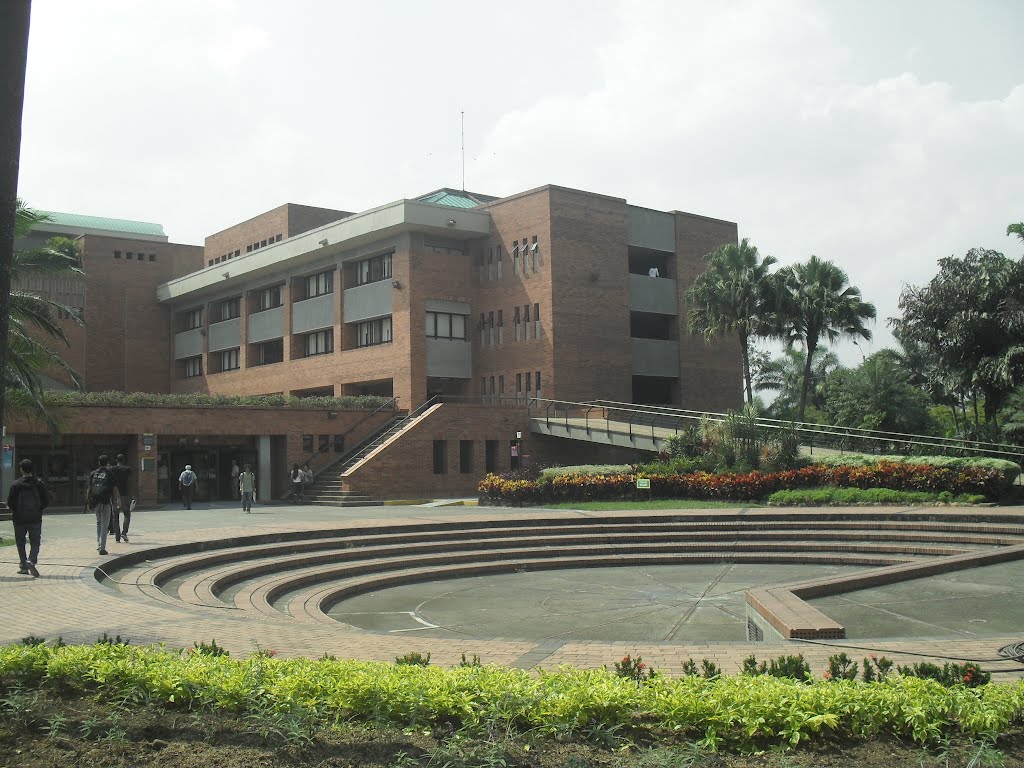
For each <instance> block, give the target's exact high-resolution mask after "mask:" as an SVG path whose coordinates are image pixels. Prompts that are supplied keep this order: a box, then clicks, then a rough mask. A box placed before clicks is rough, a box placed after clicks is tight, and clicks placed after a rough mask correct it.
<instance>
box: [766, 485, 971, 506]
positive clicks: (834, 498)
mask: <svg viewBox="0 0 1024 768" xmlns="http://www.w3.org/2000/svg"><path fill="white" fill-rule="evenodd" d="M984 501H985V497H984V496H978V495H971V494H961V495H959V496H954V495H953V494H951V493H949V492H948V491H943V492H942V493H938V494H936V493H927V492H925V491H895V490H893V489H891V488H868V489H866V490H863V489H861V488H806V489H797V490H787V491H776V492H775V493H773V494H772V495H771V496H769V497H768V503H769V504H776V505H779V506H797V505H800V504H807V505H813V506H821V505H824V504H929V503H933V502H942V503H944V504H981V503H982V502H984Z"/></svg>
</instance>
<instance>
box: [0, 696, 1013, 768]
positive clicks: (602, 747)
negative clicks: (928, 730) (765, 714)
mask: <svg viewBox="0 0 1024 768" xmlns="http://www.w3.org/2000/svg"><path fill="white" fill-rule="evenodd" d="M634 736H635V737H639V738H635V739H634V740H635V741H642V740H643V737H644V736H645V734H640V733H638V734H634ZM646 736H647V738H646V742H647V743H644V744H641V745H634V746H632V747H626V746H624V745H623V742H621V741H619V742H617V743H606V744H591V743H584V742H577V741H563V740H558V739H553V738H546V739H530V738H529V737H522V736H520V737H518V738H517V739H515V740H511V739H504V738H494V739H489V738H486V737H484V738H479V739H468V738H461V737H459V736H457V735H452V734H450V733H444V732H437V731H430V730H425V729H416V730H408V731H402V730H396V729H389V728H380V727H377V726H369V725H365V726H364V725H360V724H353V723H343V724H339V725H338V726H337V727H333V728H327V729H322V730H319V731H317V732H315V733H310V732H305V731H302V729H296V728H294V727H293V725H289V724H288V723H286V722H281V721H277V720H272V719H271V720H263V719H260V718H258V717H248V718H239V717H234V716H227V715H224V714H212V713H209V712H203V713H190V712H181V711H166V710H157V709H151V708H133V707H126V706H112V705H110V704H109V703H104V702H98V701H97V700H95V699H92V698H61V697H59V696H54V695H47V694H44V693H31V694H26V693H24V692H18V691H13V692H8V693H7V694H6V696H5V698H3V699H2V700H0V768H44V767H45V768H78V767H79V766H82V767H83V768H85V767H88V768H144V767H145V768H148V767H150V766H152V767H153V768H279V767H285V768H287V767H288V766H331V767H337V768H342V767H344V768H354V767H355V766H360V767H363V766H365V767H366V768H370V767H374V768H417V767H419V768H442V767H443V768H477V767H478V766H479V767H480V768H485V767H486V768H502V767H505V768H598V767H599V766H600V767H601V768H755V766H756V767H757V768H840V767H841V766H857V767H858V768H904V767H905V768H958V767H960V766H963V767H964V768H967V767H968V766H969V767H970V768H983V767H984V766H991V767H993V768H995V767H996V766H1001V767H1003V768H1024V759H1022V755H1024V732H1015V733H1011V734H1006V735H1005V736H1004V737H1002V738H1001V739H1000V740H999V741H998V742H997V743H996V744H994V745H992V744H985V743H982V742H970V741H964V742H960V743H956V744H951V745H942V746H938V747H935V748H932V749H930V750H925V749H923V748H921V747H920V746H917V745H913V744H903V743H898V742H893V741H889V740H885V739H872V740H845V741H843V740H836V741H832V742H829V743H826V744H824V745H819V746H815V747H812V748H800V749H796V750H791V751H786V752H782V751H772V750H768V751H766V752H764V753H761V754H755V755H738V754H709V753H705V752H700V751H699V750H696V749H695V748H694V746H693V745H692V744H687V743H672V742H671V737H670V736H669V737H668V739H667V740H661V742H660V743H659V741H658V740H657V739H656V738H652V737H651V735H650V734H646Z"/></svg>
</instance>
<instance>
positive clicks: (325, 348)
mask: <svg viewBox="0 0 1024 768" xmlns="http://www.w3.org/2000/svg"><path fill="white" fill-rule="evenodd" d="M303 343H304V351H305V355H306V357H313V356H314V355H326V354H330V353H331V352H333V351H334V331H333V330H326V331H315V332H314V333H307V334H306V335H305V338H304V340H303Z"/></svg>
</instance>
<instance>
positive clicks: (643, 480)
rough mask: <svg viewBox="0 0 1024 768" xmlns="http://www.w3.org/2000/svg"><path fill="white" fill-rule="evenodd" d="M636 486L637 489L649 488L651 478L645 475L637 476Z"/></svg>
mask: <svg viewBox="0 0 1024 768" xmlns="http://www.w3.org/2000/svg"><path fill="white" fill-rule="evenodd" d="M636 487H637V488H638V489H646V490H648V491H649V490H651V480H650V478H647V477H638V478H637V479H636Z"/></svg>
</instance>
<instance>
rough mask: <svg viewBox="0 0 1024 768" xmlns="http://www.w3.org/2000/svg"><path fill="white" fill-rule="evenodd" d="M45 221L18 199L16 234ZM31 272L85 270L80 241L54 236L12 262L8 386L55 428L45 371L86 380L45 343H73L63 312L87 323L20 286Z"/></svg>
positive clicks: (68, 309) (66, 308)
mask: <svg viewBox="0 0 1024 768" xmlns="http://www.w3.org/2000/svg"><path fill="white" fill-rule="evenodd" d="M46 219H47V217H46V215H45V214H41V213H38V212H36V211H33V210H32V209H30V208H28V207H26V205H25V203H24V202H23V201H21V200H19V201H18V203H17V207H16V211H15V235H16V237H18V238H23V237H25V236H26V235H27V234H28V233H29V232H30V231H31V230H32V228H33V227H35V226H36V225H37V224H39V223H40V222H43V221H46ZM30 274H35V275H39V274H43V275H60V276H64V275H69V274H77V275H82V274H84V272H83V271H82V267H81V266H80V259H79V255H78V248H77V246H76V244H75V242H74V241H73V240H68V239H67V238H53V239H51V240H49V241H48V242H47V244H46V247H43V248H35V249H32V250H25V251H16V252H15V253H14V258H13V259H12V262H11V282H12V285H13V286H15V287H12V289H11V293H10V316H9V322H10V327H9V331H8V336H7V348H6V352H7V356H6V360H5V365H4V369H3V373H4V376H3V378H4V384H5V385H6V386H7V387H8V388H10V389H12V390H17V391H20V392H21V393H23V395H24V397H25V399H27V405H28V407H29V408H30V410H32V411H33V412H34V413H35V414H36V415H38V416H39V417H40V418H42V419H43V420H44V421H45V422H46V423H47V424H48V425H49V426H50V427H51V428H54V427H55V426H56V423H55V421H54V419H53V417H52V415H51V414H50V413H49V412H48V411H47V409H46V406H45V405H44V403H43V401H42V392H43V384H42V380H41V378H40V376H41V374H42V372H43V371H46V370H52V369H55V368H56V369H59V370H62V371H64V372H65V373H66V374H67V376H68V377H69V378H70V380H71V381H72V383H74V385H75V386H77V387H78V388H79V389H80V388H81V379H80V377H79V376H78V374H77V373H76V372H75V371H74V369H72V368H71V366H69V365H68V364H67V363H66V362H65V361H64V359H63V358H62V357H61V356H60V355H59V354H58V353H57V352H55V351H54V350H53V349H52V348H51V347H50V346H48V345H47V344H45V343H44V342H46V341H50V342H61V343H63V344H64V345H65V346H68V338H67V335H66V334H65V333H64V329H63V328H62V327H61V326H60V324H59V322H58V321H57V319H56V318H57V317H58V316H64V317H67V318H70V319H71V320H72V321H73V322H76V323H77V324H78V325H82V324H83V321H82V318H81V316H80V314H79V313H78V312H77V311H76V310H75V309H74V308H72V307H69V306H66V305H65V304H62V303H60V302H58V301H53V300H52V299H48V298H46V297H44V296H40V295H39V294H37V293H34V292H32V291H28V290H25V289H24V288H22V287H20V286H21V285H22V284H23V282H24V278H25V277H26V276H27V275H30Z"/></svg>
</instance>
